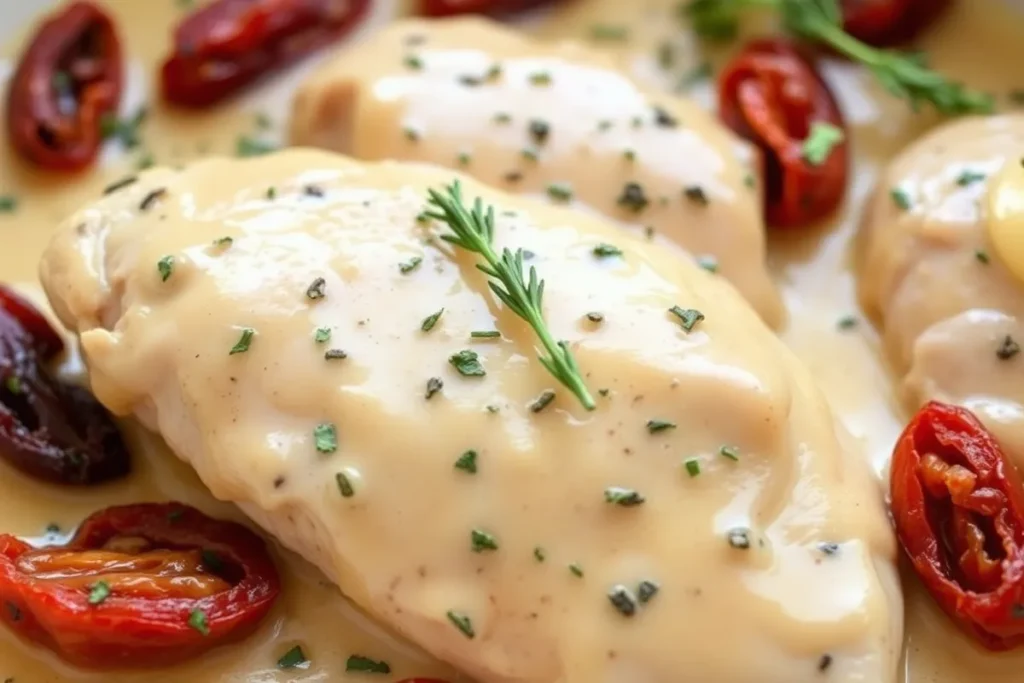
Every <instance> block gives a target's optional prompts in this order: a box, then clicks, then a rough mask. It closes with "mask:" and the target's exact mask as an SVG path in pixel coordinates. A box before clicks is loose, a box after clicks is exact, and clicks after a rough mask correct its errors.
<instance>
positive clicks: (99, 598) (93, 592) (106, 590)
mask: <svg viewBox="0 0 1024 683" xmlns="http://www.w3.org/2000/svg"><path fill="white" fill-rule="evenodd" d="M109 597H110V585H109V584H107V582H106V581H97V582H96V583H94V584H93V585H92V588H91V589H90V590H89V604H90V605H99V604H101V603H102V602H103V601H104V600H106V599H107V598H109Z"/></svg>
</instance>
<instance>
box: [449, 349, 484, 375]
mask: <svg viewBox="0 0 1024 683" xmlns="http://www.w3.org/2000/svg"><path fill="white" fill-rule="evenodd" d="M448 362H449V363H451V364H452V366H453V367H454V368H455V369H456V370H458V371H459V374H460V375H463V376H465V377H483V376H484V375H486V374H487V371H486V370H484V366H483V365H481V364H480V356H479V355H478V354H477V352H476V351H471V350H470V349H463V350H462V351H459V352H458V353H454V354H452V355H451V356H449V358H448Z"/></svg>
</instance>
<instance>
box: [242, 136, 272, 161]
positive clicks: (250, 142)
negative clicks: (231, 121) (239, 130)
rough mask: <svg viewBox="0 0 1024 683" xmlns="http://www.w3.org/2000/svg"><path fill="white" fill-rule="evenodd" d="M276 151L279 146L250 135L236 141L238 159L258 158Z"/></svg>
mask: <svg viewBox="0 0 1024 683" xmlns="http://www.w3.org/2000/svg"><path fill="white" fill-rule="evenodd" d="M276 151H277V145H275V144H273V143H271V142H265V141H263V140H259V139H257V138H252V137H249V136H248V135H240V136H239V137H238V139H237V140H235V156H237V157H258V156H263V155H264V154H270V153H271V152H276Z"/></svg>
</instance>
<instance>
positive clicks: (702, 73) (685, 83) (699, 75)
mask: <svg viewBox="0 0 1024 683" xmlns="http://www.w3.org/2000/svg"><path fill="white" fill-rule="evenodd" d="M709 78H711V64H709V63H708V62H701V63H700V64H698V65H697V66H695V67H694V68H693V69H691V70H690V71H688V72H687V73H685V74H683V77H682V78H680V79H679V83H678V84H676V92H684V91H686V90H689V89H690V88H692V87H693V86H695V85H697V84H698V83H700V82H702V81H706V80H708V79H709Z"/></svg>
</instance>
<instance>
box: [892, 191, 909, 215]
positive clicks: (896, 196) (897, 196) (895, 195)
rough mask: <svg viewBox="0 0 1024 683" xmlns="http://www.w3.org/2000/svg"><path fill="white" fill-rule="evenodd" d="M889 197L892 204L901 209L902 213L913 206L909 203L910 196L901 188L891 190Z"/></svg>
mask: <svg viewBox="0 0 1024 683" xmlns="http://www.w3.org/2000/svg"><path fill="white" fill-rule="evenodd" d="M889 196H890V197H892V202H893V204H895V205H896V206H897V207H899V208H900V209H903V210H904V211H907V210H909V209H910V207H911V206H913V204H912V203H911V201H910V195H909V194H908V193H907V191H906V190H904V189H902V188H899V187H894V188H892V189H891V190H889Z"/></svg>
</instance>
